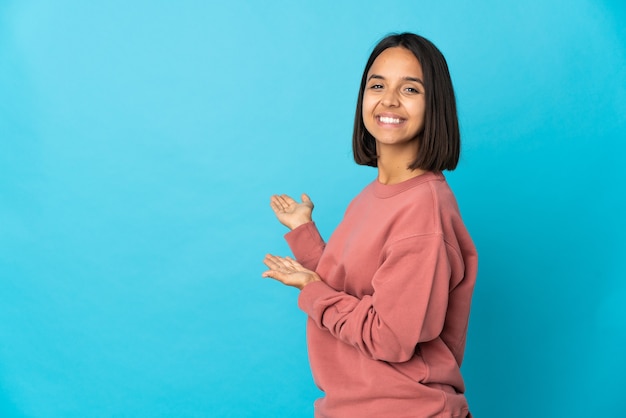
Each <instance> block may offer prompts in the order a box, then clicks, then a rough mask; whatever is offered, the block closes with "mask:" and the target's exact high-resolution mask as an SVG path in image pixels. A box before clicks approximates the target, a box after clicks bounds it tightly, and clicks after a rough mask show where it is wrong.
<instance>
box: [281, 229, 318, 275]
mask: <svg viewBox="0 0 626 418" xmlns="http://www.w3.org/2000/svg"><path fill="white" fill-rule="evenodd" d="M285 239H286V240H287V244H288V245H289V248H291V251H292V252H293V255H294V256H295V257H296V260H298V262H299V263H300V264H302V265H303V266H304V267H306V268H307V269H309V270H315V268H316V267H317V263H318V262H319V260H320V257H321V256H322V253H323V252H324V248H325V247H326V243H325V242H324V240H323V239H322V236H321V235H320V233H319V231H318V230H317V227H316V226H315V222H312V221H311V222H308V223H305V224H303V225H300V226H299V227H297V228H295V229H293V230H291V231H289V232H288V233H287V234H285Z"/></svg>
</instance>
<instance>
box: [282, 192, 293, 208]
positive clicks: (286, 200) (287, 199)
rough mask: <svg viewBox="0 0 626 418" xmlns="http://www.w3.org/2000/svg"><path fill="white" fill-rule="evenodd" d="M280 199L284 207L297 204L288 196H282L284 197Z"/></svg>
mask: <svg viewBox="0 0 626 418" xmlns="http://www.w3.org/2000/svg"><path fill="white" fill-rule="evenodd" d="M280 197H281V198H282V199H283V202H284V203H285V206H291V205H293V204H295V203H297V202H296V201H295V200H294V199H293V198H292V197H291V196H289V195H286V194H284V195H281V196H280Z"/></svg>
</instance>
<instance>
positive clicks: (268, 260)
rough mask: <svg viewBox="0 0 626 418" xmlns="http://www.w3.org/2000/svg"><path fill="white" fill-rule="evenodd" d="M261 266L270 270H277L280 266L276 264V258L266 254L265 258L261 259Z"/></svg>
mask: <svg viewBox="0 0 626 418" xmlns="http://www.w3.org/2000/svg"><path fill="white" fill-rule="evenodd" d="M263 264H265V265H266V266H267V267H269V268H270V270H278V269H280V267H281V265H280V264H278V262H277V260H276V257H275V256H273V255H271V254H267V255H266V256H265V258H264V259H263Z"/></svg>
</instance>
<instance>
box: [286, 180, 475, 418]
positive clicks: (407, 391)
mask: <svg viewBox="0 0 626 418" xmlns="http://www.w3.org/2000/svg"><path fill="white" fill-rule="evenodd" d="M285 237H286V239H287V242H288V243H289V246H290V247H291V249H292V251H293V253H294V255H295V257H296V258H297V260H298V261H299V262H300V263H301V264H303V265H304V266H305V267H307V268H309V269H311V270H315V271H316V272H317V273H318V274H319V275H320V277H321V278H322V280H323V281H322V282H314V283H311V284H309V285H307V286H305V287H304V289H303V290H302V291H301V293H300V296H299V299H298V304H299V306H300V308H301V309H302V310H303V311H304V312H306V313H307V314H308V316H309V319H308V324H307V342H308V350H309V358H310V363H311V370H312V372H313V378H314V380H315V383H316V384H317V385H318V387H319V388H320V389H321V390H322V391H324V393H325V396H324V397H323V398H321V399H318V400H317V401H316V402H315V416H316V417H324V418H331V417H332V418H335V417H337V418H353V417H355V418H367V417H373V418H386V417H390V418H402V417H419V418H424V417H463V418H465V417H466V416H467V415H468V406H467V400H466V398H465V396H464V394H463V393H464V391H465V386H464V384H463V379H462V377H461V373H460V370H459V367H460V365H461V361H462V360H463V352H464V349H465V337H466V334H467V324H468V316H469V311H470V302H471V296H472V291H473V288H474V282H475V279H476V269H477V255H476V249H475V248H474V244H473V243H472V239H471V238H470V236H469V234H468V232H467V230H466V229H465V226H464V225H463V221H462V220H461V216H460V214H459V209H458V206H457V203H456V200H455V198H454V195H453V194H452V191H451V190H450V187H449V186H448V184H447V182H446V180H445V178H444V176H443V174H441V173H426V174H423V175H421V176H418V177H414V178H412V179H410V180H407V181H405V182H402V183H399V184H394V185H384V184H382V183H380V182H378V181H374V182H372V183H370V184H369V185H368V186H367V187H365V189H364V190H363V191H362V192H361V193H360V194H359V195H358V196H357V197H356V198H355V199H354V200H353V201H352V202H351V203H350V205H349V206H348V209H347V210H346V213H345V216H344V219H343V221H342V222H341V223H340V224H339V226H338V227H337V229H336V231H335V232H334V233H333V235H332V236H331V238H330V240H329V241H328V244H325V243H324V241H323V240H322V238H321V236H320V234H319V232H318V230H317V228H316V227H315V224H314V223H313V222H310V223H308V224H305V225H301V226H300V227H298V228H296V229H294V230H293V231H290V232H289V233H288V234H287V235H286V236H285Z"/></svg>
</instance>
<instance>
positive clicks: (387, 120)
mask: <svg viewBox="0 0 626 418" xmlns="http://www.w3.org/2000/svg"><path fill="white" fill-rule="evenodd" d="M377 119H378V121H379V122H381V123H385V124H391V125H399V124H401V123H402V122H404V119H399V118H392V117H389V116H378V118H377Z"/></svg>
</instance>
